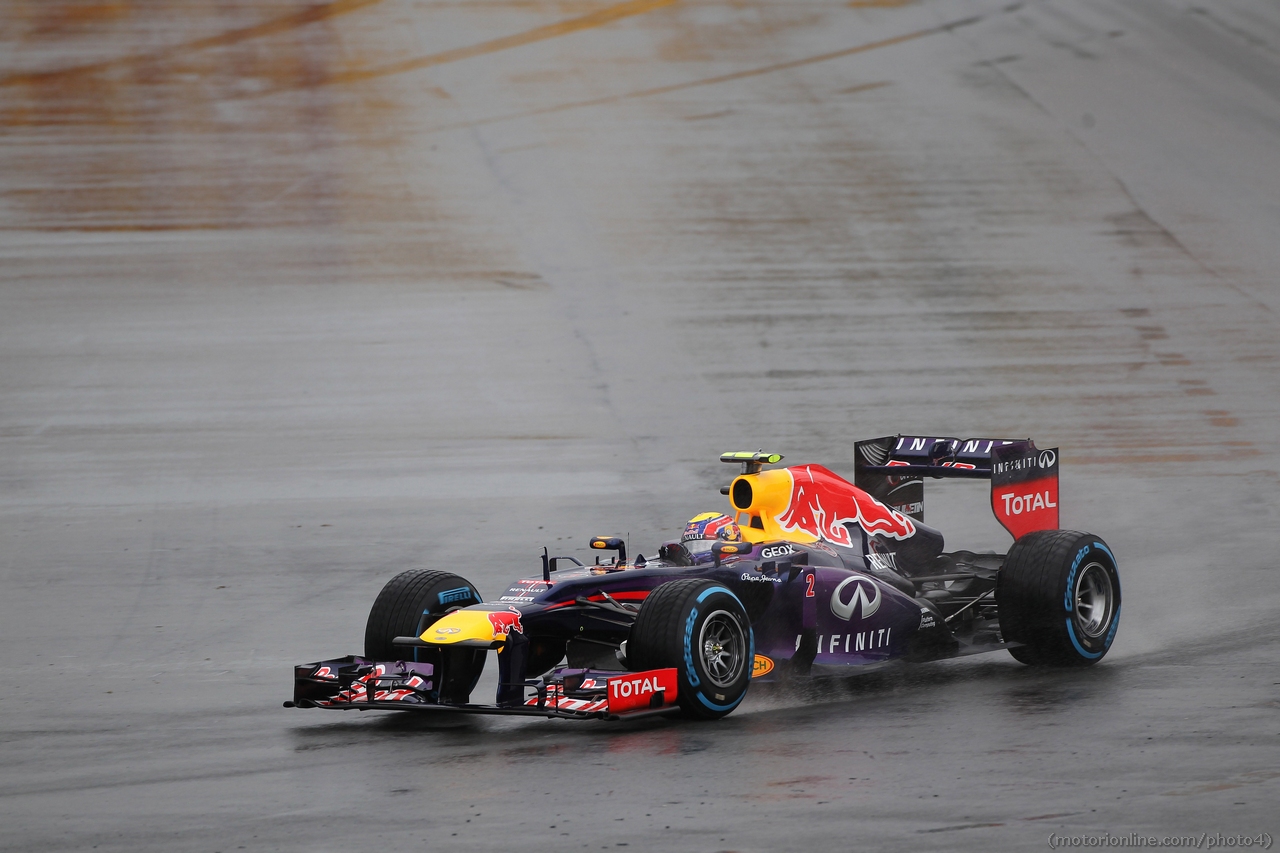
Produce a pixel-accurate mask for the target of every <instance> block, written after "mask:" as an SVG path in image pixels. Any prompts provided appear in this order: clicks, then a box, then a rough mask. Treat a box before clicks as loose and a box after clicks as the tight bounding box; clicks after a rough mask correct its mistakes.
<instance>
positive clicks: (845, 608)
mask: <svg viewBox="0 0 1280 853" xmlns="http://www.w3.org/2000/svg"><path fill="white" fill-rule="evenodd" d="M849 584H853V597H852V598H850V599H849V602H848V603H847V604H846V603H845V601H844V588H845V587H847V586H848V585H849ZM868 590H870V594H868ZM858 605H862V617H861V618H863V619H866V618H867V617H868V616H870V615H871V614H873V613H875V612H876V611H877V610H879V609H880V587H878V586H876V585H875V584H874V583H872V582H871V580H870V579H869V578H864V577H859V576H857V575H854V576H853V577H849V578H845V579H844V580H842V581H841V582H840V585H839V586H838V587H836V591H835V592H833V593H831V612H832V613H834V614H835V615H837V616H839V617H840V618H841V619H843V620H844V621H846V622H848V621H849V620H850V619H852V618H853V612H854V611H855V610H856V609H857V608H858Z"/></svg>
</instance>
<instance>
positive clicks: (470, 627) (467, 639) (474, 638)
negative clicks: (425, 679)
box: [419, 608, 520, 646]
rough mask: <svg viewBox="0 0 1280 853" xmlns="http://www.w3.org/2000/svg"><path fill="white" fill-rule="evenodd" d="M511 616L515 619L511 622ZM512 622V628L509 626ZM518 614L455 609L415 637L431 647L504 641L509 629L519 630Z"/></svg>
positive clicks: (505, 611)
mask: <svg viewBox="0 0 1280 853" xmlns="http://www.w3.org/2000/svg"><path fill="white" fill-rule="evenodd" d="M512 617H515V618H514V620H513V619H512ZM513 621H514V625H513V624H512V623H513ZM519 625H520V617H519V614H518V613H516V612H514V611H512V610H510V609H506V610H496V611H495V610H491V609H486V610H472V609H470V608H465V609H463V610H455V611H453V612H452V613H447V614H445V615H444V616H443V617H441V618H440V619H439V620H438V621H436V623H435V624H433V625H430V626H428V627H427V630H425V631H423V632H422V636H421V637H419V639H420V640H422V641H423V642H424V643H431V644H432V645H435V646H456V645H459V644H463V645H469V646H474V645H480V644H483V645H485V646H488V645H490V644H492V643H496V642H502V641H504V640H506V639H507V630H508V629H509V628H510V627H515V628H517V629H519Z"/></svg>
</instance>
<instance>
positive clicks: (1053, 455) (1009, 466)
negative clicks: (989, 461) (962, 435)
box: [991, 450, 1058, 474]
mask: <svg viewBox="0 0 1280 853" xmlns="http://www.w3.org/2000/svg"><path fill="white" fill-rule="evenodd" d="M1057 464H1058V452H1057V451H1056V450H1042V451H1040V453H1039V455H1035V454H1032V455H1030V456H1019V457H1017V458H1014V459H1009V460H1007V461H1005V462H996V463H995V464H994V465H992V466H991V473H992V474H1012V473H1014V472H1015V471H1026V470H1028V469H1034V468H1043V469H1045V470H1048V469H1050V468H1052V467H1053V466H1054V465H1057Z"/></svg>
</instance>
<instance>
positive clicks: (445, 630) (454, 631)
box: [436, 626, 462, 634]
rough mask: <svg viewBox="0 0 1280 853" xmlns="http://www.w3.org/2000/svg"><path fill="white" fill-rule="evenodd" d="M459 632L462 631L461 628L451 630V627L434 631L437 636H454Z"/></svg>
mask: <svg viewBox="0 0 1280 853" xmlns="http://www.w3.org/2000/svg"><path fill="white" fill-rule="evenodd" d="M461 630H462V629H461V628H451V627H448V626H446V627H443V628H437V629H436V633H437V634H456V633H458V632H459V631H461Z"/></svg>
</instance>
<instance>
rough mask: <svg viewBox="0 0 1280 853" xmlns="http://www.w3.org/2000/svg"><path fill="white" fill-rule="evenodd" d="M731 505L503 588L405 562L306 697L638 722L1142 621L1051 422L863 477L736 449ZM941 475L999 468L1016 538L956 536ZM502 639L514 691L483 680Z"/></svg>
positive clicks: (712, 711)
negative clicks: (819, 681) (490, 594)
mask: <svg viewBox="0 0 1280 853" xmlns="http://www.w3.org/2000/svg"><path fill="white" fill-rule="evenodd" d="M720 458H721V460H722V461H724V462H729V463H734V464H740V465H741V473H740V474H738V476H736V477H735V478H734V479H733V481H732V482H731V483H730V484H729V485H728V486H725V487H724V488H722V489H721V493H722V494H724V495H726V496H728V498H729V503H730V505H731V507H730V511H729V512H727V513H705V514H703V515H700V516H697V517H695V518H694V519H693V520H691V521H690V522H689V523H688V525H687V526H686V528H685V532H684V535H683V536H682V538H681V539H680V540H676V541H671V542H667V543H664V544H663V545H662V546H661V547H660V548H659V549H658V551H657V553H656V555H655V556H654V557H653V558H649V559H646V558H645V557H644V556H643V555H636V556H635V557H634V558H628V556H627V554H626V548H625V543H624V542H623V541H622V540H621V539H619V538H616V537H607V536H598V537H595V538H593V539H592V540H591V541H590V546H591V548H592V549H594V550H595V551H597V552H606V553H608V554H609V556H608V557H604V555H600V556H597V557H596V559H595V563H594V564H590V565H584V564H583V563H581V562H579V561H578V560H577V559H576V558H573V557H560V556H551V555H549V554H548V553H547V551H546V549H544V550H543V554H542V571H541V573H540V574H538V575H537V576H534V577H526V578H521V579H519V580H517V581H515V582H514V583H513V584H512V585H511V586H510V588H508V589H507V590H506V591H505V592H504V593H503V594H502V595H501V596H499V597H498V599H497V600H496V601H489V602H486V601H484V600H483V599H482V598H481V596H480V593H479V591H478V590H477V589H476V588H475V586H474V585H473V584H471V583H470V582H468V581H467V580H465V579H464V578H463V577H461V576H459V575H457V574H454V573H452V572H448V571H430V570H425V569H414V570H411V571H407V572H404V573H402V574H400V575H397V576H396V577H394V578H392V579H391V580H390V581H389V582H388V583H387V585H386V586H385V587H384V588H383V589H382V592H381V593H380V594H379V595H378V597H377V600H376V601H375V602H374V604H373V608H372V610H371V611H370V613H369V620H368V623H367V625H366V628H365V648H364V656H363V657H357V656H349V657H343V658H338V659H334V660H325V661H319V662H316V663H308V664H303V665H301V666H298V667H296V669H295V674H294V695H293V699H292V700H291V701H288V702H285V706H286V707H298V708H329V709H342V710H350V709H359V710H370V709H385V710H412V711H423V712H430V713H458V712H463V713H478V714H514V715H535V716H548V717H562V718H573V719H591V718H596V719H618V718H623V717H634V716H641V715H647V714H681V715H684V716H687V717H694V718H703V719H714V718H718V717H723V716H724V715H726V714H728V713H730V712H731V711H733V709H734V708H736V707H737V706H738V705H739V704H740V703H741V702H742V700H743V698H744V697H745V695H746V693H747V689H748V688H749V687H750V686H751V684H752V683H753V682H768V681H775V680H782V679H796V678H806V677H814V676H820V675H833V674H847V673H852V672H856V671H857V670H858V669H859V668H860V667H867V666H869V665H874V664H879V663H883V662H885V661H890V660H895V659H902V660H906V661H930V660H938V659H942V658H951V657H957V656H960V655H969V654H977V653H980V652H989V651H994V650H997V649H1008V651H1009V652H1010V653H1011V654H1012V655H1013V656H1014V657H1015V658H1017V659H1018V660H1019V661H1022V662H1024V663H1028V664H1038V665H1049V666H1088V665H1090V664H1093V663H1096V662H1097V661H1098V660H1100V659H1101V658H1102V657H1103V655H1105V654H1106V653H1107V650H1108V649H1109V648H1110V646H1111V644H1112V641H1113V640H1114V638H1115V633H1116V626H1117V624H1118V623H1119V619H1120V579H1119V576H1118V574H1117V572H1116V559H1115V555H1114V554H1113V553H1112V551H1111V549H1110V548H1109V547H1108V546H1107V544H1106V543H1105V542H1104V541H1103V540H1102V539H1101V538H1099V537H1098V536H1094V535H1093V534H1089V533H1080V532H1076V531H1072V530H1060V529H1058V453H1057V450H1056V449H1050V450H1039V449H1037V448H1036V446H1035V444H1034V443H1032V442H1031V441H1029V440H1028V441H1006V440H998V439H956V438H945V437H943V438H939V437H929V436H908V435H898V436H889V437H885V438H878V439H872V440H869V441H861V442H858V443H857V444H856V445H855V464H854V482H852V483H850V482H848V481H847V480H845V479H843V478H841V477H840V476H838V475H836V474H835V473H833V472H831V471H829V470H828V469H826V468H824V467H822V466H820V465H796V466H790V467H773V468H766V466H768V465H776V463H778V462H780V461H781V459H782V457H781V456H779V455H777V454H767V453H763V452H756V453H751V452H748V453H726V454H724V455H723V456H721V457H720ZM926 478H962V479H984V480H989V481H990V483H991V492H990V494H991V507H992V510H993V511H994V513H995V515H996V518H997V519H998V520H999V521H1000V523H1001V524H1002V525H1003V526H1004V527H1005V528H1006V529H1007V530H1008V531H1009V532H1010V533H1011V534H1012V535H1013V537H1014V540H1015V541H1014V544H1013V546H1012V548H1010V549H1009V552H1008V553H1007V554H1003V555H1000V554H995V553H984V554H976V553H972V552H969V551H954V552H947V551H945V550H944V545H943V537H942V534H941V533H940V532H938V531H937V530H935V529H934V528H932V527H929V526H928V525H926V524H925V523H924V482H925V479H926ZM490 652H495V653H496V656H497V660H498V688H497V695H496V697H495V699H494V701H493V702H473V700H472V693H473V692H474V691H475V688H476V685H477V683H478V681H479V679H480V675H481V672H482V670H483V669H484V667H485V663H486V660H487V658H488V656H489V653H490Z"/></svg>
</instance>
